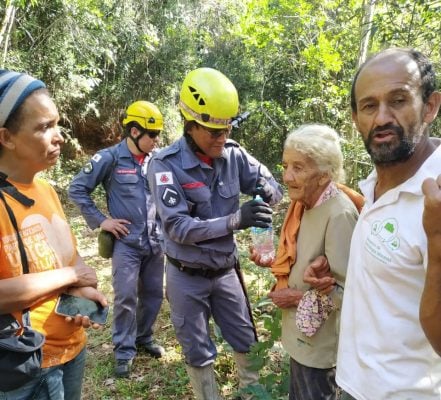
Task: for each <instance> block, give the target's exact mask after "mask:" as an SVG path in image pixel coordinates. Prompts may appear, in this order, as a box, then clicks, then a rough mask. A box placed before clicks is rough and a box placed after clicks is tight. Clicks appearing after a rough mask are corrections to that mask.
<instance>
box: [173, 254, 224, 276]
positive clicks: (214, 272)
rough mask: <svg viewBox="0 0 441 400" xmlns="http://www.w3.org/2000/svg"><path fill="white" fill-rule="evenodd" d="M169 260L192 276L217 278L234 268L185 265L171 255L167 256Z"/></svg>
mask: <svg viewBox="0 0 441 400" xmlns="http://www.w3.org/2000/svg"><path fill="white" fill-rule="evenodd" d="M167 260H168V261H169V262H170V264H171V265H174V266H175V267H176V268H177V269H179V271H182V272H185V273H186V274H188V275H192V276H194V275H197V276H202V277H204V278H215V277H216V276H221V275H223V274H225V273H227V272H228V271H231V270H232V269H233V267H230V268H220V269H209V268H191V267H185V266H184V265H182V264H181V263H180V262H179V261H178V260H176V259H175V258H172V257H170V256H167Z"/></svg>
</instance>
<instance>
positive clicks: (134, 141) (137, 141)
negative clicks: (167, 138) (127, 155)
mask: <svg viewBox="0 0 441 400" xmlns="http://www.w3.org/2000/svg"><path fill="white" fill-rule="evenodd" d="M146 134H147V133H146V132H141V133H140V135H139V136H138V137H136V138H134V137H133V136H132V135H129V138H130V139H131V140H132V142H133V144H134V145H135V147H136V148H137V149H138V150H139V151H140V152H141V153H143V154H147V153H146V152H145V151H144V150H141V148H140V147H139V140H140V139H141V138H142V137H143V136H144V135H146Z"/></svg>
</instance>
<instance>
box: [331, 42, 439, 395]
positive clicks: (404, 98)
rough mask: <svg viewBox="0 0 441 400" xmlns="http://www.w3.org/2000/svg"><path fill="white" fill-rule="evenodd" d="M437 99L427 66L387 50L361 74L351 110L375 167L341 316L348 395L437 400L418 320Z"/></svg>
mask: <svg viewBox="0 0 441 400" xmlns="http://www.w3.org/2000/svg"><path fill="white" fill-rule="evenodd" d="M440 103H441V94H440V93H439V92H437V91H436V90H435V73H434V70H433V67H432V65H431V63H430V61H429V60H428V59H427V58H426V57H425V56H424V55H423V54H421V53H420V52H418V51H416V50H413V49H402V48H391V49H387V50H384V51H382V52H380V53H378V54H376V55H375V56H373V57H372V58H370V59H369V60H367V61H366V62H365V63H364V64H363V65H362V66H361V67H360V69H359V70H358V72H357V74H356V75H355V78H354V81H353V85H352V92H351V106H352V117H353V121H354V123H355V124H356V126H357V129H358V130H359V132H360V133H361V136H362V139H363V141H364V143H365V146H366V149H367V151H368V152H369V154H370V156H371V159H372V161H373V163H374V164H375V170H374V171H373V172H372V173H371V174H370V175H369V176H368V178H367V179H366V180H364V181H362V182H361V184H360V188H361V190H362V192H363V194H364V196H365V199H366V203H365V206H364V208H363V210H362V212H361V214H360V217H359V219H358V222H357V225H356V227H355V230H354V234H353V237H352V243H351V250H350V257H349V265H348V272H347V277H346V284H345V294H344V298H343V309H342V314H341V331H340V342H339V350H338V360H337V377H336V380H337V383H338V384H339V385H340V386H341V388H342V389H343V390H344V392H345V393H344V394H343V397H342V399H344V400H348V399H357V400H383V399H384V400H386V399H400V400H401V399H402V400H404V399H406V400H440V399H441V359H440V358H439V357H438V355H437V354H436V353H435V352H434V351H433V349H432V347H431V345H430V343H429V341H428V340H427V338H426V336H425V334H424V332H423V329H422V327H421V325H420V322H419V305H420V299H421V294H422V291H423V287H424V282H425V276H426V270H427V269H428V268H430V265H429V266H428V263H429V262H430V259H428V255H427V237H426V234H425V231H424V229H423V224H422V214H423V207H424V196H423V193H422V189H421V185H422V182H423V181H424V179H425V178H428V177H432V178H436V177H437V176H438V175H439V174H440V173H441V146H440V145H439V144H440V141H439V139H435V138H430V137H429V126H430V124H431V123H432V122H433V121H434V119H435V118H436V116H437V113H438V110H439V107H440Z"/></svg>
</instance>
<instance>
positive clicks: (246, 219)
mask: <svg viewBox="0 0 441 400" xmlns="http://www.w3.org/2000/svg"><path fill="white" fill-rule="evenodd" d="M272 213H273V210H272V209H271V207H270V206H269V205H268V204H266V203H263V202H262V201H256V200H250V201H247V202H246V203H243V204H242V206H241V207H240V209H239V210H238V211H237V212H235V213H234V214H232V215H231V217H230V219H229V221H228V226H229V227H230V229H231V230H236V229H246V228H249V227H250V226H257V227H259V228H268V227H270V226H271V222H272V220H273V218H272V215H271V214H272Z"/></svg>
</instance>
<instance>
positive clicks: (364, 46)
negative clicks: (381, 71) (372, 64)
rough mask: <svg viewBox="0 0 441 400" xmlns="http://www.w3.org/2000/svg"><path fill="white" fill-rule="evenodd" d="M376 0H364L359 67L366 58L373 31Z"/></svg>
mask: <svg viewBox="0 0 441 400" xmlns="http://www.w3.org/2000/svg"><path fill="white" fill-rule="evenodd" d="M375 2H376V0H364V1H363V19H362V23H361V42H360V51H359V55H358V64H357V67H360V65H361V64H363V63H364V62H365V60H366V57H367V53H368V49H369V41H370V39H371V33H372V21H373V19H374V14H375Z"/></svg>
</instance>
